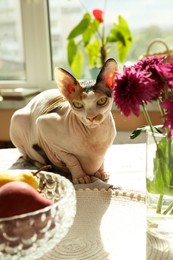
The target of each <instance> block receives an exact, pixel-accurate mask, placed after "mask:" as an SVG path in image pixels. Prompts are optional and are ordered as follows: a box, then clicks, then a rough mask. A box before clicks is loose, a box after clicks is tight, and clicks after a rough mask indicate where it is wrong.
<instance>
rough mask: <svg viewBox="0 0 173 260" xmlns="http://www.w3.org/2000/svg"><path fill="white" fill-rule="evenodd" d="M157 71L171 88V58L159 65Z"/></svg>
mask: <svg viewBox="0 0 173 260" xmlns="http://www.w3.org/2000/svg"><path fill="white" fill-rule="evenodd" d="M159 73H160V74H161V75H162V76H163V77H164V79H165V81H166V82H167V84H168V86H169V87H170V88H171V89H172V90H173V59H169V62H166V63H164V64H161V65H160V66H159Z"/></svg>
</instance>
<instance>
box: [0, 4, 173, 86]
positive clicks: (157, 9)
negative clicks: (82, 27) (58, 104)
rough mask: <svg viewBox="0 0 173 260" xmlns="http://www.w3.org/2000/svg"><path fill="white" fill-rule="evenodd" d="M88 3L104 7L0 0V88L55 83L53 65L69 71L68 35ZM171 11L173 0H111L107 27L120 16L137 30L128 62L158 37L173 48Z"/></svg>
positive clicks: (92, 7)
mask: <svg viewBox="0 0 173 260" xmlns="http://www.w3.org/2000/svg"><path fill="white" fill-rule="evenodd" d="M85 8H86V9H87V10H88V11H90V12H91V11H92V10H93V9H94V8H100V9H103V8H104V0H100V1H93V0H63V1H62V0H58V1H57V0H0V88H2V87H3V88H4V87H5V88H9V87H19V86H20V87H39V88H43V89H45V88H46V89H47V88H51V87H55V83H54V81H53V70H54V67H56V66H61V67H63V68H65V69H67V70H70V68H69V65H68V62H67V53H66V47H67V41H66V39H67V35H68V34H69V32H70V31H71V29H72V28H73V27H74V26H75V25H76V24H77V23H78V22H79V21H80V20H81V17H82V14H83V13H84V12H86V9H85ZM172 10H173V2H172V0H165V1H161V0H141V1H138V0H132V1H128V0H122V1H117V0H107V5H106V15H107V18H106V19H107V26H109V25H110V23H112V22H113V21H115V22H116V21H117V17H118V15H122V16H123V17H124V18H125V19H126V20H127V21H128V23H129V26H130V29H131V32H132V34H133V38H134V41H133V44H132V47H131V50H130V52H129V53H128V57H127V61H135V60H137V59H138V58H139V56H140V55H141V54H143V53H145V52H146V48H147V46H148V44H149V42H150V41H151V40H152V39H155V38H164V40H165V41H166V42H167V44H168V46H169V47H170V48H171V49H173V33H172V27H173V20H172ZM157 48H158V49H160V50H163V48H164V47H163V46H158V47H157ZM115 58H116V57H115Z"/></svg>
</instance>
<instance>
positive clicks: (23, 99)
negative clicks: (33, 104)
mask: <svg viewBox="0 0 173 260" xmlns="http://www.w3.org/2000/svg"><path fill="white" fill-rule="evenodd" d="M38 93H40V89H38V88H33V89H32V88H30V89H27V88H16V89H4V90H3V89H1V90H0V109H19V108H22V107H24V106H26V105H27V103H28V102H29V101H30V100H31V99H32V98H33V97H34V96H35V95H37V94H38Z"/></svg>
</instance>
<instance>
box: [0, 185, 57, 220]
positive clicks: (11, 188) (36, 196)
mask: <svg viewBox="0 0 173 260" xmlns="http://www.w3.org/2000/svg"><path fill="white" fill-rule="evenodd" d="M52 204H53V201H51V200H49V199H47V198H44V197H43V196H42V195H41V194H40V193H39V192H38V191H36V190H35V189H34V188H33V187H31V186H30V185H29V184H27V183H25V182H21V181H13V182H9V183H7V184H5V185H3V186H2V187H0V218H5V217H12V216H15V215H20V214H24V213H28V212H33V211H36V210H39V209H42V208H44V207H47V206H49V205H52Z"/></svg>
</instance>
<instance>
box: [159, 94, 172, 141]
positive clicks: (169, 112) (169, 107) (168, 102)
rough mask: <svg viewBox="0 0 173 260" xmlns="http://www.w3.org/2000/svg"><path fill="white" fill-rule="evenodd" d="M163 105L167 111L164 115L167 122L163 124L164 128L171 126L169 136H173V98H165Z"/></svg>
mask: <svg viewBox="0 0 173 260" xmlns="http://www.w3.org/2000/svg"><path fill="white" fill-rule="evenodd" d="M161 106H162V107H163V108H164V109H165V111H166V113H165V115H164V118H165V123H164V124H163V127H164V128H169V133H168V138H171V137H172V136H173V99H171V100H168V99H165V100H164V101H163V102H162V103H161Z"/></svg>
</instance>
